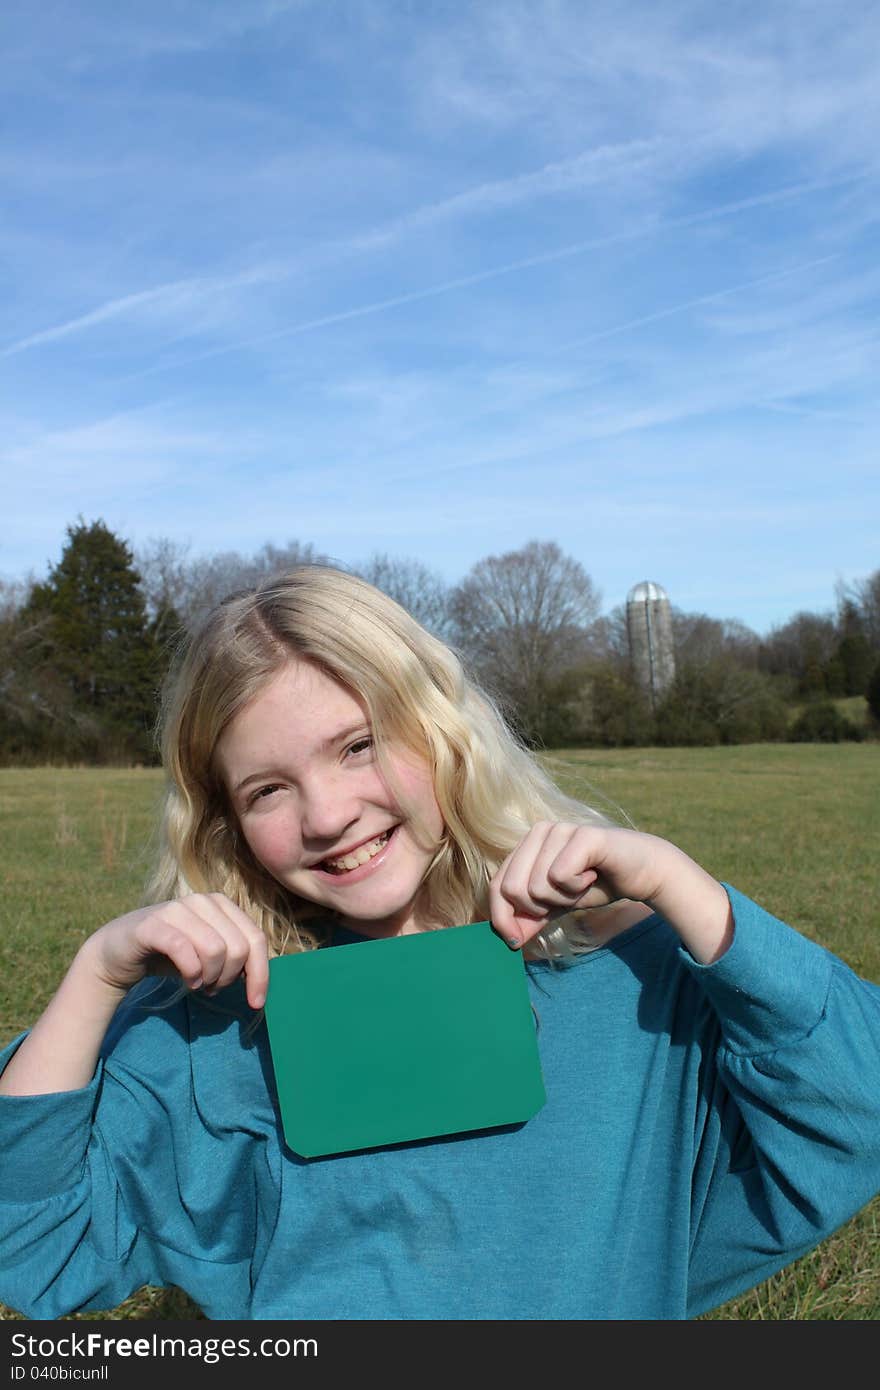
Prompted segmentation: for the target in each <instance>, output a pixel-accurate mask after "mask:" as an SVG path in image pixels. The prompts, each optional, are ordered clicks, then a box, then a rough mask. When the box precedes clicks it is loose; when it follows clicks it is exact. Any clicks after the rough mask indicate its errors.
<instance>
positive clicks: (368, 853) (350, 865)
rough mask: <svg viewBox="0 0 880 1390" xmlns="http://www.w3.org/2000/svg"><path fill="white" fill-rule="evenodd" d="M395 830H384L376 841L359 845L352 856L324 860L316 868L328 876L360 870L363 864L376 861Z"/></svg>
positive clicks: (392, 828) (346, 855)
mask: <svg viewBox="0 0 880 1390" xmlns="http://www.w3.org/2000/svg"><path fill="white" fill-rule="evenodd" d="M394 829H395V827H394V826H392V827H391V829H390V830H384V831H383V832H382V834H381V835H377V836H376V838H375V840H369V841H368V842H367V844H365V845H359V846H358V848H357V849H355V850H352V852H351V854H345V855H343V856H342V858H341V859H322V860H321V862H320V864H318V865H316V868H318V869H322V870H323V872H324V873H326V874H337V875H338V874H349V873H351V871H352V869H359V868H360V867H361V865H362V864H369V862H370V860H371V859H375V857H376V855H377V854H378V853H379V852H380V850H383V849H384V848H385V846H386V845H387V844H388V841H389V840H390V839H391V836H392V834H393V832H394Z"/></svg>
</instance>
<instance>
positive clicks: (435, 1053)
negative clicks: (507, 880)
mask: <svg viewBox="0 0 880 1390" xmlns="http://www.w3.org/2000/svg"><path fill="white" fill-rule="evenodd" d="M269 972H270V973H269V996H268V999H267V1001H266V1024H267V1027H268V1032H269V1046H270V1049H271V1052H272V1062H273V1065H274V1068H275V1079H276V1082H277V1086H278V1099H279V1103H280V1106H281V1120H282V1124H283V1126H284V1137H285V1139H286V1141H287V1143H288V1145H289V1146H290V1148H291V1149H293V1150H294V1152H295V1153H298V1154H301V1155H302V1156H303V1157H305V1158H316V1157H318V1156H320V1155H323V1154H336V1153H347V1152H350V1151H352V1150H354V1149H370V1148H377V1147H379V1146H382V1145H386V1144H399V1143H404V1142H406V1141H407V1140H412V1139H428V1138H431V1137H433V1136H436V1135H444V1134H458V1133H461V1132H462V1131H464V1130H473V1129H490V1128H493V1127H495V1126H498V1125H508V1124H516V1123H518V1122H520V1121H523V1120H527V1119H529V1118H530V1117H531V1116H532V1115H534V1114H535V1113H536V1112H537V1111H538V1110H540V1108H541V1106H542V1105H543V1104H544V1101H545V1099H546V1095H545V1092H544V1082H543V1078H542V1076H541V1064H540V1059H539V1056H538V1047H537V1039H536V1036H535V1019H534V1015H533V1013H532V1009H531V1004H530V1001H529V996H528V990H527V986H526V975H525V966H524V963H523V959H522V956H521V955H520V954H519V953H517V952H513V951H511V950H510V949H509V948H508V947H507V946H506V945H505V944H504V942H503V941H502V940H501V939H500V937H499V936H498V935H497V934H496V933H495V932H494V931H493V930H492V927H491V926H490V924H489V923H488V922H475V923H472V924H470V925H468V926H463V927H449V928H447V929H445V930H441V931H429V932H418V933H416V934H414V935H412V936H397V937H392V938H389V939H387V940H377V941H359V942H355V943H353V944H350V945H347V946H335V947H333V948H331V949H326V948H325V949H322V950H318V951H305V952H303V953H301V954H298V955H292V956H281V957H279V958H278V959H277V960H273V961H272V962H271V965H270V967H269Z"/></svg>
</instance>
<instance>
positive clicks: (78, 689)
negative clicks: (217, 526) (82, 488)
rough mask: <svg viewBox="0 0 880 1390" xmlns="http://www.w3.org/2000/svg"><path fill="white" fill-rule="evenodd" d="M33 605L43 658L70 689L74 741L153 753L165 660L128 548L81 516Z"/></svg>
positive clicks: (121, 753)
mask: <svg viewBox="0 0 880 1390" xmlns="http://www.w3.org/2000/svg"><path fill="white" fill-rule="evenodd" d="M67 536H68V540H67V544H66V545H65V547H64V550H63V552H62V555H61V559H60V560H59V562H58V564H57V565H54V566H53V567H52V568H51V570H50V572H49V578H48V579H47V580H46V581H45V583H43V584H36V585H35V586H34V588H33V590H32V593H31V596H30V600H29V604H28V608H29V612H30V614H31V615H33V617H34V618H37V619H42V620H43V622H42V630H43V633H44V638H43V641H44V650H43V660H44V662H45V663H46V664H47V665H49V666H51V668H52V671H53V674H54V678H55V680H56V681H57V682H58V683H59V684H60V685H61V687H62V688H63V689H64V690H65V691H66V692H67V693H68V694H69V696H70V701H71V706H72V711H73V719H72V725H71V729H70V732H71V736H72V742H73V743H74V744H76V743H77V742H78V743H79V745H80V746H79V749H78V750H77V749H76V748H70V749H69V751H70V752H75V751H79V752H80V754H81V755H84V756H91V757H95V758H99V759H100V758H106V757H111V758H125V757H127V758H131V757H134V758H145V757H149V756H150V752H151V742H152V727H153V723H154V720H155V712H156V688H157V685H158V681H159V678H160V667H161V657H160V655H159V653H158V652H157V645H158V644H157V640H156V634H155V633H153V632H151V631H150V629H149V626H148V623H147V617H146V609H145V604H144V597H143V593H142V590H141V587H140V576H139V574H138V572H137V570H136V569H135V567H134V562H133V558H132V553H131V550H130V549H129V547H128V545H127V544H126V543H125V542H124V541H122V540H120V539H119V537H118V536H115V535H114V534H113V532H112V531H111V530H109V528H108V527H107V526H106V525H105V524H104V522H103V521H94V522H92V523H90V524H87V523H86V522H85V521H83V520H82V518H80V520H79V521H78V523H77V524H76V525H75V526H70V527H68V530H67Z"/></svg>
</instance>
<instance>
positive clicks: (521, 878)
mask: <svg viewBox="0 0 880 1390" xmlns="http://www.w3.org/2000/svg"><path fill="white" fill-rule="evenodd" d="M665 851H671V853H672V854H676V853H677V851H676V850H675V849H674V848H673V846H671V845H668V844H667V843H666V842H665V841H663V840H659V839H657V838H656V837H655V836H653V835H645V834H642V833H641V832H639V831H634V830H624V829H619V828H617V827H606V826H590V825H573V824H568V823H567V822H562V821H556V822H550V821H539V822H538V824H537V825H533V826H532V828H531V830H530V831H529V832H528V834H527V835H526V836H525V837H524V838H523V839H522V840H521V841H520V843H519V844H518V845H517V847H516V849H514V850H513V851H512V852H511V853H510V854H509V855H508V856H507V858H506V859H505V860H504V862H503V864H502V865H501V866H500V868H499V869H498V871H497V873H496V874H495V876H494V878H493V879H492V881H491V883H490V885H489V901H490V905H491V916H492V925H493V926H494V927H495V929H496V931H497V932H498V933H499V934H500V935H501V936H503V937H504V940H505V941H506V942H507V943H508V944H509V945H510V946H514V947H516V946H522V945H524V944H525V943H526V942H527V941H529V940H531V938H532V937H534V936H537V934H538V932H539V931H541V930H542V929H543V928H544V927H546V926H547V924H548V922H549V921H550V920H551V919H552V918H553V917H558V916H561V915H564V914H565V913H566V912H573V911H574V910H575V909H576V908H584V907H588V908H596V907H604V906H607V904H608V903H612V902H617V901H618V900H620V899H621V898H628V899H633V900H636V901H642V902H644V901H646V900H648V899H649V898H650V896H651V895H652V894H653V893H654V892H656V891H657V888H658V880H659V878H660V877H661V876H662V863H663V859H664V852H665Z"/></svg>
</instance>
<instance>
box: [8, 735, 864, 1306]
mask: <svg viewBox="0 0 880 1390" xmlns="http://www.w3.org/2000/svg"><path fill="white" fill-rule="evenodd" d="M546 760H547V762H548V764H549V765H550V766H551V767H552V769H553V771H554V774H555V775H557V776H558V777H559V780H560V781H561V782H562V783H563V785H564V786H565V787H566V789H567V790H569V791H571V792H573V793H574V794H576V795H578V796H580V797H581V798H583V799H584V800H586V801H589V802H591V803H593V804H595V805H600V806H602V807H603V808H604V809H611V810H613V809H614V808H615V807H620V808H622V810H623V812H625V813H626V814H627V815H628V816H629V817H630V818H631V820H632V822H633V823H634V824H635V825H636V826H637V827H638V828H639V829H642V830H647V831H650V832H652V833H653V834H657V835H663V836H665V837H667V838H669V839H671V840H673V841H675V843H677V844H679V845H680V846H681V847H682V848H683V849H684V850H686V851H687V853H688V854H690V855H692V856H693V857H694V858H695V859H697V860H698V861H699V862H700V863H701V864H703V865H704V866H705V867H706V868H707V869H708V870H709V871H710V872H711V873H713V874H714V875H716V876H717V877H718V878H721V879H724V880H726V881H728V882H732V883H734V884H735V885H736V886H737V887H739V888H741V889H742V890H743V891H744V892H746V893H748V894H749V895H750V896H752V897H754V898H756V899H757V900H758V901H759V902H760V903H762V904H763V906H765V907H766V908H768V909H769V911H771V912H774V913H776V914H777V915H779V916H780V917H782V918H784V919H785V920H786V921H788V922H791V923H792V924H793V925H794V926H796V927H798V928H799V929H800V930H801V931H803V932H805V933H806V935H808V936H810V937H812V938H813V939H814V940H817V941H820V942H821V943H822V944H823V945H825V946H828V947H829V948H830V949H831V950H833V951H836V952H837V953H838V954H839V955H841V956H843V958H844V959H845V960H847V961H848V962H849V963H850V964H851V965H852V966H853V967H854V968H855V969H856V970H857V971H858V972H859V973H860V974H862V975H864V976H865V977H866V978H869V979H872V980H876V981H878V982H880V894H878V887H877V852H876V847H877V844H878V843H880V835H878V831H880V797H878V791H877V789H878V787H880V744H878V743H862V744H836V745H827V746H825V745H815V744H800V745H794V744H761V745H754V746H748V747H733V748H705V749H703V748H700V749H677V748H669V749H645V748H638V749H623V750H610V751H605V750H595V749H585V750H566V751H564V752H559V753H552V754H548V755H547V758H546ZM160 795H161V775H160V774H159V773H158V772H155V771H150V770H143V769H137V770H118V769H106V768H99V769H91V768H89V769H37V770H34V769H28V770H18V769H10V768H6V769H0V844H2V846H3V858H2V866H0V875H2V880H3V887H4V892H3V894H2V898H0V1043H3V1042H6V1041H8V1039H10V1038H12V1037H13V1036H15V1034H17V1033H18V1032H20V1031H21V1030H22V1029H23V1028H25V1027H26V1026H27V1025H28V1024H29V1023H30V1022H32V1020H33V1019H34V1018H35V1017H36V1015H37V1014H38V1013H39V1012H40V1010H41V1009H42V1008H43V1006H44V1005H45V1004H46V1002H47V1001H48V999H49V998H50V997H51V995H52V993H53V992H54V990H55V988H56V987H57V985H58V983H59V981H60V979H61V977H62V975H63V973H64V971H65V969H66V966H67V964H68V962H69V961H70V959H71V956H72V955H73V953H74V951H75V950H76V948H77V946H78V945H79V943H80V942H81V941H83V940H84V939H85V937H86V936H87V935H88V934H89V933H90V932H92V931H93V930H94V929H95V928H96V927H98V926H100V925H101V923H102V922H104V921H107V920H109V919H110V918H111V917H113V916H115V915H117V914H119V913H120V912H122V911H125V910H128V909H129V908H130V907H133V906H135V905H136V904H137V902H138V901H139V900H140V896H141V893H142V889H143V884H144V882H145V879H146V877H147V874H148V871H149V868H150V864H151V860H152V853H153V843H152V840H153V825H154V818H155V812H156V808H157V806H158V803H159V798H160ZM878 1225H880V1198H878V1199H877V1200H875V1202H873V1203H872V1204H871V1205H869V1206H868V1207H866V1208H865V1209H864V1210H863V1211H862V1212H861V1213H860V1214H859V1215H858V1216H857V1217H855V1218H854V1219H853V1220H852V1221H851V1222H849V1223H848V1224H847V1225H846V1226H845V1227H843V1228H842V1229H841V1230H840V1231H839V1232H838V1233H837V1234H836V1235H834V1236H832V1237H831V1238H830V1239H829V1240H827V1241H825V1242H823V1244H822V1245H821V1246H820V1247H819V1248H818V1249H817V1250H815V1251H813V1252H812V1253H811V1254H810V1255H807V1256H805V1257H804V1258H803V1259H801V1260H799V1261H797V1262H796V1263H795V1264H794V1265H792V1266H790V1267H789V1268H788V1269H787V1270H784V1271H783V1272H782V1273H780V1274H778V1275H776V1276H774V1278H772V1279H770V1280H768V1281H766V1282H765V1283H764V1284H762V1285H760V1286H759V1287H758V1288H757V1289H755V1290H753V1291H752V1292H750V1293H748V1294H745V1295H743V1296H742V1297H741V1298H739V1299H736V1300H734V1301H733V1302H732V1303H729V1304H726V1305H725V1306H724V1307H723V1308H721V1309H718V1310H716V1311H715V1312H713V1313H711V1314H708V1315H707V1317H708V1318H709V1319H726V1320H734V1319H735V1320H750V1319H768V1320H769V1319H772V1320H789V1319H810V1320H816V1319H827V1320H835V1321H840V1320H846V1319H872V1320H873V1319H876V1318H878V1317H880V1241H878ZM107 1312H108V1313H109V1314H110V1315H112V1316H113V1317H114V1318H126V1319H170V1320H188V1319H194V1318H199V1317H200V1316H201V1314H200V1312H199V1310H198V1308H197V1307H196V1306H195V1305H194V1304H193V1303H192V1302H191V1301H190V1300H189V1299H188V1298H187V1297H186V1295H184V1294H182V1293H180V1292H179V1291H177V1290H155V1289H147V1290H142V1291H141V1292H140V1293H138V1294H135V1295H134V1296H133V1297H132V1298H130V1299H127V1300H126V1302H125V1303H124V1304H122V1305H120V1307H119V1308H118V1309H112V1310H107ZM16 1316H17V1315H16V1314H15V1313H14V1312H12V1311H10V1310H8V1309H3V1308H2V1306H0V1319H2V1318H10V1319H14V1318H15V1317H16ZM99 1316H101V1314H74V1315H72V1317H73V1320H80V1319H82V1320H88V1319H89V1318H95V1317H99Z"/></svg>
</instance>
